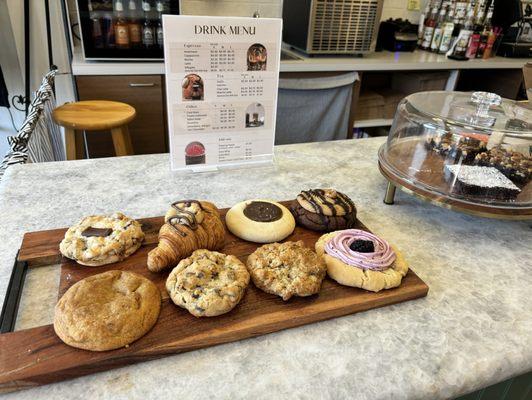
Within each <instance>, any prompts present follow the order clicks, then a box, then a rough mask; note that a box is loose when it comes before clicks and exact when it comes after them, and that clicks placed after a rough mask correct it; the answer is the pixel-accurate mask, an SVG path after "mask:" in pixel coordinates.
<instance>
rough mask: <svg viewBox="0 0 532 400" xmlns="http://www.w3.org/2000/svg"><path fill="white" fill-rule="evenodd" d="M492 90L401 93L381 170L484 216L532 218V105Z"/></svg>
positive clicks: (395, 180)
mask: <svg viewBox="0 0 532 400" xmlns="http://www.w3.org/2000/svg"><path fill="white" fill-rule="evenodd" d="M525 107H526V105H525V104H522V103H518V102H515V101H511V100H506V99H502V98H501V97H500V96H498V95H496V94H492V93H486V92H475V93H462V92H443V91H441V92H422V93H416V94H412V95H410V96H408V97H406V98H405V99H403V100H402V101H401V102H400V103H399V105H398V107H397V112H396V113H395V118H394V122H393V124H392V127H391V129H390V133H389V135H388V140H387V141H386V143H385V144H383V146H382V147H381V148H380V150H379V167H380V170H381V172H382V173H383V174H384V176H385V177H386V178H388V180H389V181H390V182H391V183H393V184H394V185H397V186H400V187H403V188H405V189H407V190H408V191H410V192H413V193H415V194H418V195H420V196H422V197H424V198H426V199H429V200H430V201H431V202H434V203H437V204H440V205H445V206H446V207H451V208H456V209H460V210H466V212H472V213H478V214H480V215H486V216H496V217H498V218H508V219H521V218H529V219H532V153H531V152H532V110H529V109H527V108H525Z"/></svg>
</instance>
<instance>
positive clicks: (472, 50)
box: [466, 0, 484, 58]
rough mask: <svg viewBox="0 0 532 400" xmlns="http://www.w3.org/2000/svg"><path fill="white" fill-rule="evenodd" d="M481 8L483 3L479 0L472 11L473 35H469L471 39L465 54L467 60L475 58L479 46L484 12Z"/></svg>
mask: <svg viewBox="0 0 532 400" xmlns="http://www.w3.org/2000/svg"><path fill="white" fill-rule="evenodd" d="M482 7H483V1H482V0H481V1H479V2H478V3H477V4H476V9H475V11H474V21H475V23H474V28H473V33H472V34H471V39H470V41H469V46H468V48H467V52H466V57H467V58H475V57H476V56H477V52H478V47H479V44H480V35H481V34H482V31H483V30H484V26H483V25H484V10H483V9H482Z"/></svg>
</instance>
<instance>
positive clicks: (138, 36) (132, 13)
mask: <svg viewBox="0 0 532 400" xmlns="http://www.w3.org/2000/svg"><path fill="white" fill-rule="evenodd" d="M128 8H129V41H130V43H131V47H134V48H138V47H141V46H142V27H141V26H140V20H139V18H138V13H137V2H136V1H135V0H129V7H128Z"/></svg>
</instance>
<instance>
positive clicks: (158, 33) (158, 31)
mask: <svg viewBox="0 0 532 400" xmlns="http://www.w3.org/2000/svg"><path fill="white" fill-rule="evenodd" d="M163 13H164V3H163V2H162V1H158V2H157V26H156V27H155V38H156V39H157V47H159V48H160V49H162V48H163V44H164V38H163Z"/></svg>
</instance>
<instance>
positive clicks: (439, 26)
mask: <svg viewBox="0 0 532 400" xmlns="http://www.w3.org/2000/svg"><path fill="white" fill-rule="evenodd" d="M447 13H448V6H445V7H442V8H441V9H440V14H439V15H438V19H437V20H436V25H435V27H434V34H433V35H432V42H431V44H430V51H432V52H436V53H437V52H438V49H439V48H440V44H441V38H442V33H443V24H444V23H445V18H446V15H447Z"/></svg>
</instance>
